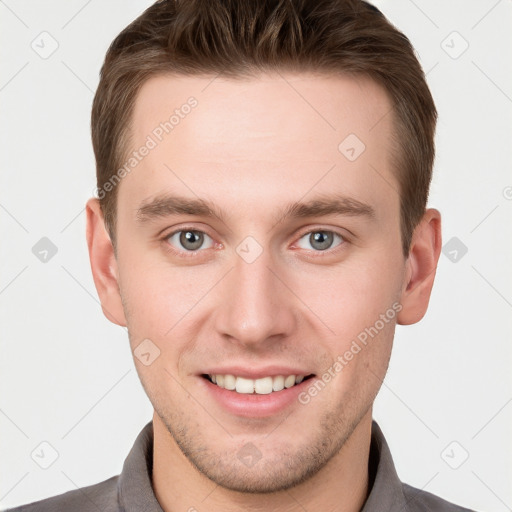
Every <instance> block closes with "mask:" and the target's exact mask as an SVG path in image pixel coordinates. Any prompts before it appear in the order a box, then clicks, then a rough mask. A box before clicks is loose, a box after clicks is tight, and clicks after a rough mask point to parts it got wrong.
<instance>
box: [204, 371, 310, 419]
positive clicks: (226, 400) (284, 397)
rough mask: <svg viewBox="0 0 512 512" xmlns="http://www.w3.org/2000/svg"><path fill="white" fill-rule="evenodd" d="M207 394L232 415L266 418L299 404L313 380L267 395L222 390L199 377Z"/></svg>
mask: <svg viewBox="0 0 512 512" xmlns="http://www.w3.org/2000/svg"><path fill="white" fill-rule="evenodd" d="M199 379H200V380H201V381H202V383H203V386H205V389H206V391H207V393H210V394H211V395H212V396H213V398H214V399H215V400H216V401H217V403H218V404H220V406H221V407H222V408H223V409H225V410H226V411H227V412H229V413H231V414H235V415H237V416H245V417H248V418H264V417H266V416H272V415H274V414H277V413H279V412H280V411H283V410H284V409H287V408H289V407H290V406H291V405H292V404H293V403H299V400H298V395H299V394H300V393H301V392H302V391H303V390H304V389H305V388H306V387H308V386H309V385H310V384H311V382H312V381H313V378H310V379H307V380H303V381H302V382H301V383H300V384H295V385H294V386H292V387H291V388H285V389H282V390H281V391H273V392H272V393H268V394H266V395H258V394H256V393H251V394H249V393H237V392H236V391H230V390H228V389H224V388H221V387H220V386H217V384H213V382H210V381H209V380H208V379H206V378H204V377H199Z"/></svg>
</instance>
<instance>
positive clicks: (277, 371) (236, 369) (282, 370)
mask: <svg viewBox="0 0 512 512" xmlns="http://www.w3.org/2000/svg"><path fill="white" fill-rule="evenodd" d="M201 374H202V375H204V374H206V375H234V376H236V377H243V378H246V379H261V378H263V377H277V376H278V375H284V376H287V375H304V376H307V375H311V374H312V372H310V371H308V370H304V369H299V368H292V367H290V366H266V367H264V368H258V369H256V368H248V367H247V366H244V367H242V366H229V367H223V368H218V367H216V368H210V369H208V370H205V371H204V372H201Z"/></svg>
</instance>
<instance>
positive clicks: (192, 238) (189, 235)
mask: <svg viewBox="0 0 512 512" xmlns="http://www.w3.org/2000/svg"><path fill="white" fill-rule="evenodd" d="M180 244H181V245H182V246H183V247H185V249H189V250H191V251H195V250H196V249H199V248H200V247H201V245H203V234H202V233H200V232H198V231H182V232H181V235H180Z"/></svg>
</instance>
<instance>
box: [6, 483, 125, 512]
mask: <svg viewBox="0 0 512 512" xmlns="http://www.w3.org/2000/svg"><path fill="white" fill-rule="evenodd" d="M118 479H119V476H113V477H112V478H109V479H108V480H104V481H103V482H99V483H97V484H94V485H89V486H87V487H81V488H80V489H74V490H72V491H68V492H65V493H63V494H59V495H57V496H52V497H50V498H46V499H43V500H40V501H35V502H33V503H28V504H26V505H21V506H19V507H15V508H10V509H7V510H5V512H61V511H63V512H64V511H66V512H67V511H70V510H73V511H74V512H98V510H101V511H102V512H118V511H119V510H120V508H119V505H118V499H117V483H118Z"/></svg>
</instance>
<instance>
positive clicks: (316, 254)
mask: <svg viewBox="0 0 512 512" xmlns="http://www.w3.org/2000/svg"><path fill="white" fill-rule="evenodd" d="M186 231H192V232H194V233H202V234H204V235H207V236H209V237H210V238H211V239H212V240H213V237H212V236H210V235H209V234H208V233H206V232H205V231H202V230H200V229H196V228H194V227H192V226H183V227H180V228H179V229H176V230H175V231H171V232H170V233H167V234H166V235H165V236H163V237H162V238H161V241H162V242H163V243H164V246H165V250H166V251H167V252H170V253H171V254H172V255H174V256H178V257H180V258H195V257H199V256H200V255H201V254H200V253H201V252H203V251H205V249H197V250H195V251H179V250H177V249H175V248H174V247H173V246H172V245H171V244H170V243H169V242H168V240H169V239H170V238H171V237H172V236H174V235H175V234H176V233H181V232H186ZM312 233H332V234H334V235H337V236H339V237H340V238H341V242H340V243H339V244H338V245H337V246H335V247H334V248H332V249H331V248H329V249H326V250H325V251H314V250H308V252H311V253H312V254H311V256H310V257H312V258H318V257H320V258H321V257H323V256H324V255H333V254H336V253H337V252H338V251H340V250H342V249H343V248H344V246H345V244H346V243H347V242H348V238H347V236H346V235H345V234H342V233H340V232H339V231H336V230H333V229H322V228H316V229H310V230H309V231H304V232H303V233H301V234H300V235H299V236H298V238H297V241H299V240H301V239H302V238H304V236H306V235H310V234H312ZM213 244H214V247H213V248H216V246H217V247H218V246H219V245H220V246H221V247H222V244H217V243H216V242H213ZM209 249H212V247H210V248H209ZM299 249H300V247H299ZM306 250H307V249H306Z"/></svg>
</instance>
